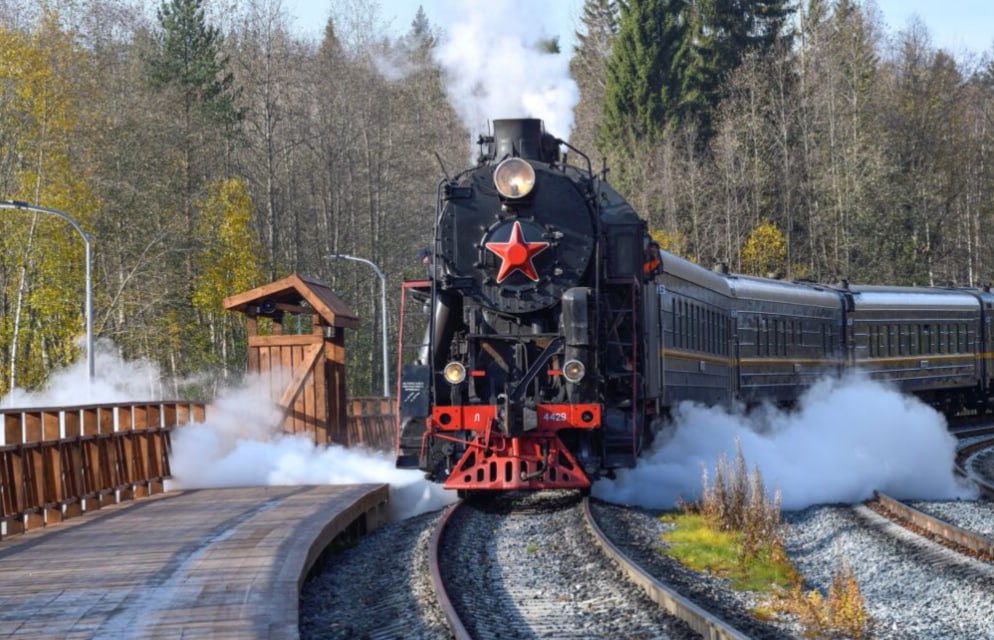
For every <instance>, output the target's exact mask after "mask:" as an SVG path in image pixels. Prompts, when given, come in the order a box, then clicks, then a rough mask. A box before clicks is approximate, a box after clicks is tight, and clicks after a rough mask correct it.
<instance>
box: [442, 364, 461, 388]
mask: <svg viewBox="0 0 994 640" xmlns="http://www.w3.org/2000/svg"><path fill="white" fill-rule="evenodd" d="M442 375H444V376H445V381H446V382H448V383H449V384H459V383H460V382H462V381H463V380H465V379H466V367H464V366H463V364H462V363H461V362H450V363H449V364H447V365H445V369H443V370H442Z"/></svg>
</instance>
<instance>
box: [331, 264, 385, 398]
mask: <svg viewBox="0 0 994 640" xmlns="http://www.w3.org/2000/svg"><path fill="white" fill-rule="evenodd" d="M325 257H327V258H331V259H332V260H338V259H342V260H354V261H356V262H362V263H364V264H368V265H369V266H371V267H372V268H373V271H375V272H376V275H377V276H379V278H380V293H381V296H380V324H382V325H383V396H384V397H387V398H389V397H390V363H389V356H388V354H387V342H388V340H387V275H386V274H385V273H383V271H382V270H381V269H380V268H379V267H378V266H376V265H375V264H374V263H373V262H372V261H370V260H367V259H365V258H357V257H356V256H350V255H348V254H345V253H332V254H329V255H327V256H325Z"/></svg>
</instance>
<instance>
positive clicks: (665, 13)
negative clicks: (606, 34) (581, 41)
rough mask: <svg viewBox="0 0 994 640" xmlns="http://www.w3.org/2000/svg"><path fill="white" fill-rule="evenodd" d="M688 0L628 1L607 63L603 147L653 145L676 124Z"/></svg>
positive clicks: (622, 11) (624, 148) (620, 148)
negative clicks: (685, 12)
mask: <svg viewBox="0 0 994 640" xmlns="http://www.w3.org/2000/svg"><path fill="white" fill-rule="evenodd" d="M685 6H686V0H630V1H629V2H626V3H625V4H624V5H622V10H621V20H620V26H619V30H618V36H617V37H616V38H615V40H614V45H613V47H612V52H611V58H610V59H609V60H608V63H607V86H606V88H605V95H604V119H603V123H602V125H601V129H600V143H601V148H602V149H604V150H605V151H609V150H617V151H624V150H631V149H632V148H634V147H636V146H643V147H645V146H650V147H651V146H652V145H653V144H654V143H655V142H656V141H658V140H659V139H660V138H661V137H662V135H663V133H664V132H665V131H666V130H667V129H669V128H673V127H675V126H676V125H677V124H678V120H677V115H678V112H677V106H678V104H679V102H680V81H679V75H680V67H681V65H682V64H683V60H682V59H681V57H680V56H681V52H683V51H685V49H686V47H685V43H684V39H685V38H686V36H687V25H686V21H685V20H684V9H685Z"/></svg>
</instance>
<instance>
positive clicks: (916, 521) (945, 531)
mask: <svg viewBox="0 0 994 640" xmlns="http://www.w3.org/2000/svg"><path fill="white" fill-rule="evenodd" d="M874 493H875V497H876V501H877V504H878V505H880V507H881V508H882V509H883V510H884V511H886V512H887V513H888V514H890V515H891V516H892V517H893V518H897V519H898V520H903V521H905V522H908V523H910V524H911V525H913V526H915V527H917V528H919V529H923V530H925V531H927V532H928V533H930V534H932V535H934V536H936V537H938V538H940V539H941V540H943V541H945V542H946V543H949V544H951V545H954V546H959V547H964V548H966V549H969V550H970V551H972V552H974V553H976V554H978V555H981V556H983V557H985V558H994V540H991V539H990V538H987V537H985V536H982V535H980V534H978V533H974V532H973V531H967V530H966V529H962V528H960V527H957V526H956V525H954V524H951V523H949V522H946V521H944V520H942V519H941V518H936V517H935V516H931V515H929V514H927V513H924V512H922V511H919V510H918V509H915V508H914V507H912V506H911V505H908V504H905V503H903V502H901V501H900V500H896V499H894V498H892V497H890V496H888V495H886V494H884V493H881V492H879V491H876V492H874Z"/></svg>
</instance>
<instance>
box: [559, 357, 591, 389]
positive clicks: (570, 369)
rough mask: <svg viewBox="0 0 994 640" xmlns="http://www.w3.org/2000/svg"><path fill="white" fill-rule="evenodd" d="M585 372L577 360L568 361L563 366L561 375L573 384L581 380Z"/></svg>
mask: <svg viewBox="0 0 994 640" xmlns="http://www.w3.org/2000/svg"><path fill="white" fill-rule="evenodd" d="M586 370H587V369H586V367H584V366H583V363H582V362H580V361H579V360H568V361H566V364H565V365H563V375H564V376H565V377H566V379H567V380H569V381H570V382H572V383H573V384H576V383H577V382H579V381H580V380H583V374H584V373H586Z"/></svg>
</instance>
